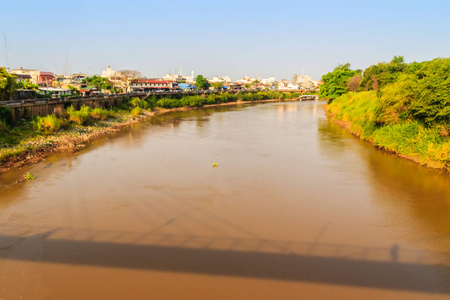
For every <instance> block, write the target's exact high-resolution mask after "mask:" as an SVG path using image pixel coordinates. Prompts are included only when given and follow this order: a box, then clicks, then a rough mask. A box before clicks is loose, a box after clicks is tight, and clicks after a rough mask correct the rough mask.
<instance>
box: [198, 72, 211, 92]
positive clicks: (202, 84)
mask: <svg viewBox="0 0 450 300" xmlns="http://www.w3.org/2000/svg"><path fill="white" fill-rule="evenodd" d="M195 85H196V86H197V88H199V89H204V90H206V89H208V88H209V87H210V86H211V85H210V83H209V82H208V80H206V78H205V77H203V75H198V76H197V77H195Z"/></svg>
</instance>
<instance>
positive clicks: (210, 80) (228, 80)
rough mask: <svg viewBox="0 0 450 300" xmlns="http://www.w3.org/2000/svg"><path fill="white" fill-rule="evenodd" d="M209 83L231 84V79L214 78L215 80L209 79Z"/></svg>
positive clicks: (225, 77)
mask: <svg viewBox="0 0 450 300" xmlns="http://www.w3.org/2000/svg"><path fill="white" fill-rule="evenodd" d="M208 81H209V82H210V83H217V82H222V83H228V82H231V78H230V77H229V76H224V77H222V76H214V77H213V78H211V79H208Z"/></svg>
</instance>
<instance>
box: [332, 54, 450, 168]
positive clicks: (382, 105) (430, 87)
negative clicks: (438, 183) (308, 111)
mask: <svg viewBox="0 0 450 300" xmlns="http://www.w3.org/2000/svg"><path fill="white" fill-rule="evenodd" d="M379 65H380V64H379ZM373 69H376V68H374V66H372V67H370V68H368V69H367V70H369V71H371V72H372V73H371V74H370V76H371V78H370V80H371V81H373V82H377V81H378V82H382V81H381V80H378V79H377V77H376V76H375V75H373V73H374V72H373ZM367 70H366V72H368V71H367ZM386 70H388V71H389V72H391V76H389V77H388V76H386V75H385V74H383V73H382V72H380V73H379V77H380V78H390V81H388V80H385V81H384V83H383V85H381V87H380V88H378V89H374V90H370V89H369V90H368V91H363V92H347V93H345V94H343V95H341V96H340V97H337V98H336V99H334V100H333V101H331V103H329V104H328V106H327V110H328V113H330V114H332V115H333V116H334V118H336V119H337V120H340V121H344V122H347V127H348V129H349V130H350V131H351V132H352V133H353V134H355V135H357V136H359V137H361V138H362V139H364V140H367V141H370V142H372V143H373V144H374V145H375V146H377V147H380V148H383V149H386V150H388V151H392V152H394V153H397V154H399V155H401V156H403V157H406V158H409V159H412V160H414V161H416V162H418V163H420V164H422V165H425V166H429V167H433V168H442V169H446V170H450V137H449V133H450V59H442V58H440V59H435V60H432V61H427V62H422V63H416V62H415V63H411V64H404V63H403V64H402V67H401V68H399V69H397V70H398V71H397V72H395V69H393V68H391V69H389V68H386ZM393 70H394V71H393ZM392 74H393V75H392ZM367 82H368V80H364V79H363V81H362V86H361V88H364V89H367ZM374 86H376V85H374Z"/></svg>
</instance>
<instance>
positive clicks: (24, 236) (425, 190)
mask: <svg viewBox="0 0 450 300" xmlns="http://www.w3.org/2000/svg"><path fill="white" fill-rule="evenodd" d="M323 107H324V103H322V102H288V103H268V104H258V105H240V106H229V107H215V108H208V109H199V110H193V111H187V112H175V113H168V114H164V115H160V116H158V117H154V118H152V119H149V120H148V121H146V122H143V123H140V124H137V125H135V126H133V127H132V128H128V129H125V130H122V131H121V132H118V133H114V134H111V135H109V136H105V137H103V138H102V139H100V140H98V141H95V142H94V143H92V145H90V146H88V147H87V148H86V149H84V150H83V151H80V152H78V153H76V154H64V153H63V154H58V155H54V156H52V157H49V158H47V159H46V160H45V161H43V162H42V163H39V164H37V165H34V166H30V167H26V168H22V169H20V170H15V171H11V172H9V173H5V174H1V175H0V299H246V300H248V299H448V298H450V254H449V253H450V179H449V176H448V175H446V174H444V173H441V172H438V171H435V170H429V169H426V168H423V167H420V166H417V165H415V164H414V163H412V162H409V161H406V160H403V159H400V158H397V157H395V156H393V155H390V154H387V153H384V152H382V151H379V150H376V149H374V148H373V147H372V146H371V145H370V144H368V143H365V142H362V141H359V140H357V139H356V138H354V137H353V136H351V135H350V134H348V133H347V132H345V131H344V130H343V129H341V128H340V127H338V126H337V125H335V124H333V123H332V122H331V121H330V120H329V119H327V117H326V116H325V115H324V109H323ZM213 164H217V166H216V167H213ZM28 171H29V172H30V173H32V174H34V175H36V178H35V179H34V180H32V181H30V182H22V183H16V182H17V180H18V179H20V178H21V177H22V176H23V175H24V174H25V173H26V172H28Z"/></svg>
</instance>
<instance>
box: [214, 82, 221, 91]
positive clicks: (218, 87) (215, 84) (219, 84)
mask: <svg viewBox="0 0 450 300" xmlns="http://www.w3.org/2000/svg"><path fill="white" fill-rule="evenodd" d="M213 87H214V88H215V89H216V90H220V89H221V88H222V87H223V84H222V82H216V83H214V84H213Z"/></svg>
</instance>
